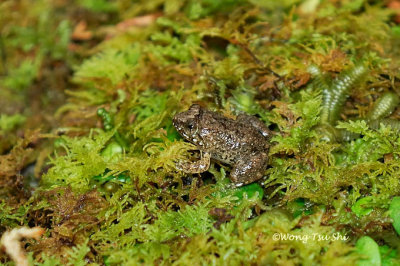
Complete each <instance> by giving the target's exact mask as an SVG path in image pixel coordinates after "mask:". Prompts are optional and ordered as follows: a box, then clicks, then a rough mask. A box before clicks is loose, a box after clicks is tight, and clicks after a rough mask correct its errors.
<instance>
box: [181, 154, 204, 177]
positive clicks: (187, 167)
mask: <svg viewBox="0 0 400 266" xmlns="http://www.w3.org/2000/svg"><path fill="white" fill-rule="evenodd" d="M210 160H211V154H210V153H208V152H205V153H203V154H202V156H201V159H200V160H198V161H196V162H190V163H189V162H179V163H178V164H177V168H178V169H179V170H181V171H183V172H185V173H189V174H195V173H203V172H205V171H207V170H208V168H210Z"/></svg>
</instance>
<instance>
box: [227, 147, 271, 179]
mask: <svg viewBox="0 0 400 266" xmlns="http://www.w3.org/2000/svg"><path fill="white" fill-rule="evenodd" d="M267 163H268V155H267V154H266V153H263V152H262V153H257V154H253V155H252V156H250V157H248V158H246V159H244V160H239V161H237V162H236V164H235V165H234V166H233V169H232V172H231V174H230V179H231V181H232V182H234V183H235V185H236V186H242V185H246V184H249V183H252V182H254V181H257V180H258V179H260V178H262V177H263V174H264V171H265V168H266V167H267Z"/></svg>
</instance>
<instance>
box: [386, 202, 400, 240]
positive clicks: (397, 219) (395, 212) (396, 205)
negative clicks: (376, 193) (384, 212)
mask: <svg viewBox="0 0 400 266" xmlns="http://www.w3.org/2000/svg"><path fill="white" fill-rule="evenodd" d="M389 213H390V218H392V219H393V227H394V229H395V230H396V232H397V234H399V235H400V197H394V198H393V199H392V202H391V203H390V206H389Z"/></svg>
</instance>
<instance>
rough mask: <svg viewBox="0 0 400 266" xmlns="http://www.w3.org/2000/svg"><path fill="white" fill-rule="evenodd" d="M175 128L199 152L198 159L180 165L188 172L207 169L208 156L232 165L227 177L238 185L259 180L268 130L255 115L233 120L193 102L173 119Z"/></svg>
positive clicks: (266, 146) (265, 154)
mask: <svg viewBox="0 0 400 266" xmlns="http://www.w3.org/2000/svg"><path fill="white" fill-rule="evenodd" d="M173 124H174V126H175V128H176V130H177V131H178V132H179V133H180V134H181V135H182V137H184V138H185V139H186V140H188V141H190V142H191V143H193V144H195V145H196V146H197V147H198V148H199V150H200V151H201V152H202V154H203V156H202V159H201V160H200V161H198V162H195V163H192V164H188V165H183V166H181V170H183V171H185V172H188V173H201V172H204V171H207V170H208V168H209V166H210V159H215V160H218V161H221V162H223V163H226V164H229V165H232V166H233V168H232V171H231V174H230V179H231V180H232V182H234V183H235V184H236V186H241V185H244V184H248V183H251V182H254V181H256V180H258V179H260V178H261V177H262V176H263V173H264V170H265V168H266V166H267V163H268V149H269V136H270V131H269V130H268V128H267V127H266V126H265V125H264V124H263V123H262V122H261V121H260V120H258V119H257V118H256V117H254V116H250V115H239V116H238V117H237V119H236V120H233V119H230V118H227V117H224V116H222V115H221V114H219V113H216V112H212V111H208V110H206V109H204V108H202V107H201V106H200V105H197V104H194V105H192V106H191V107H190V108H189V110H187V111H185V112H182V113H179V114H177V115H176V116H175V117H174V119H173Z"/></svg>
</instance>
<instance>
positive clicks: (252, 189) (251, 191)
mask: <svg viewBox="0 0 400 266" xmlns="http://www.w3.org/2000/svg"><path fill="white" fill-rule="evenodd" d="M256 193H258V194H257V195H258V198H259V199H260V200H262V198H263V196H264V189H263V188H262V187H261V186H260V185H259V184H258V183H252V184H249V185H246V186H243V187H240V188H238V189H237V190H236V192H235V194H234V195H235V196H236V197H238V198H239V199H240V200H242V199H243V198H244V197H245V196H244V194H247V198H252V197H253V196H254V195H255V194H256Z"/></svg>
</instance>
